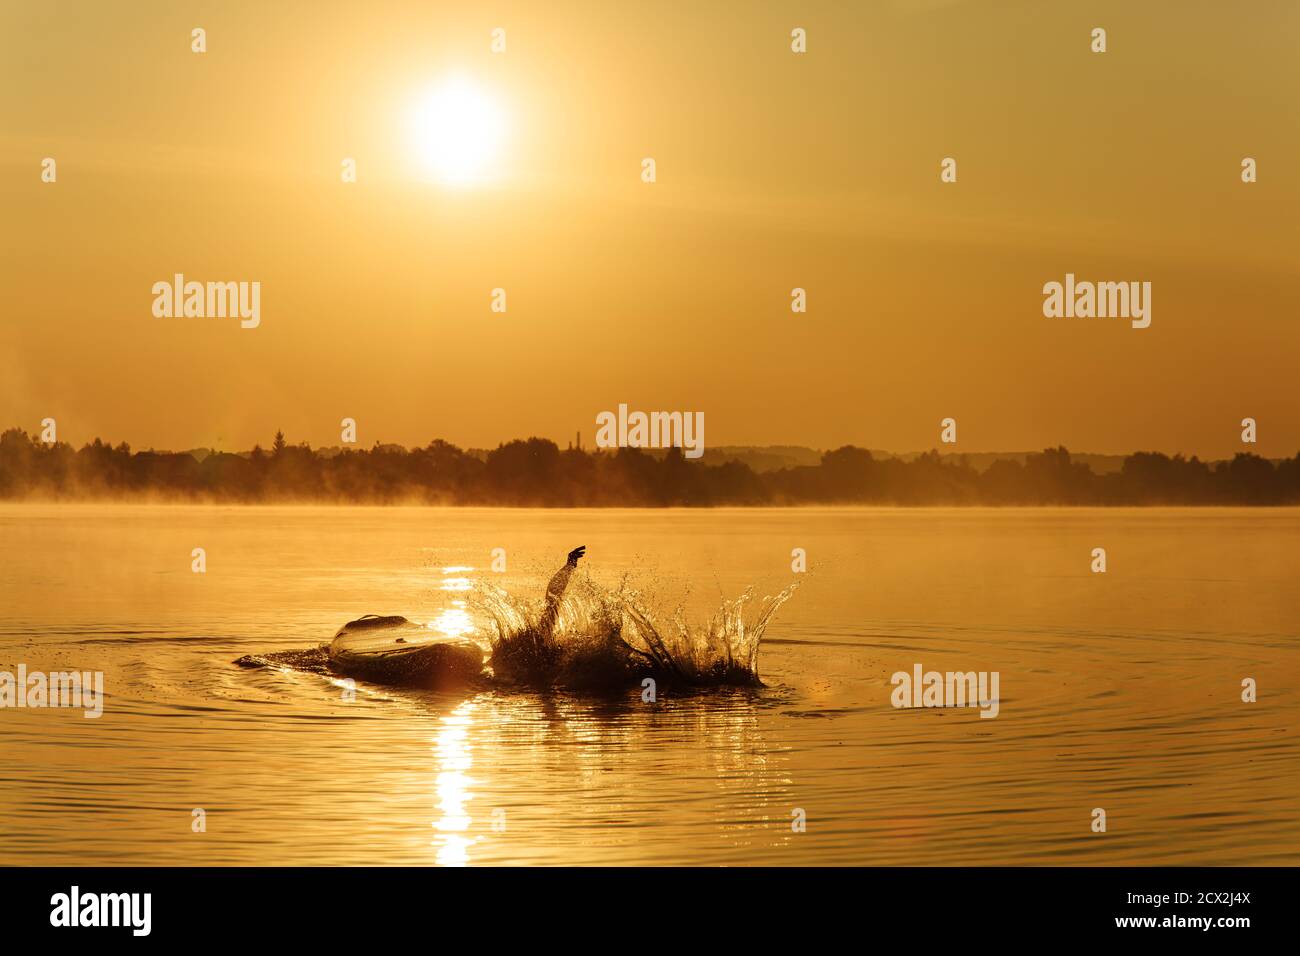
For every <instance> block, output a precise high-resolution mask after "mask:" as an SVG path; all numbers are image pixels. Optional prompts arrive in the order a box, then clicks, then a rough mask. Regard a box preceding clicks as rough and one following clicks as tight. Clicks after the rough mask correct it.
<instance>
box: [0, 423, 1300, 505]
mask: <svg viewBox="0 0 1300 956" xmlns="http://www.w3.org/2000/svg"><path fill="white" fill-rule="evenodd" d="M118 497H132V498H136V497H153V498H159V499H164V500H200V501H220V502H232V503H263V502H288V501H304V502H306V501H312V502H336V503H342V504H349V503H351V504H384V503H388V504H396V503H427V504H449V505H521V506H542V507H602V506H619V505H622V506H674V505H689V506H708V505H799V504H842V503H856V504H898V505H976V504H985V505H1154V504H1170V505H1215V504H1218V505H1279V504H1300V453H1297V454H1296V456H1295V457H1293V458H1288V459H1284V460H1282V461H1280V462H1278V463H1276V464H1274V463H1273V462H1271V461H1269V460H1268V459H1265V458H1261V457H1259V456H1258V455H1253V454H1245V453H1242V454H1238V455H1236V456H1235V457H1234V458H1232V459H1231V460H1230V461H1218V462H1204V461H1201V460H1200V459H1198V458H1195V457H1192V458H1184V457H1183V456H1181V455H1175V456H1173V457H1169V456H1168V455H1164V454H1161V453H1158V452H1137V453H1135V454H1132V455H1129V456H1128V457H1127V458H1125V459H1124V462H1123V466H1122V467H1121V468H1120V470H1119V471H1116V472H1111V473H1106V474H1096V473H1094V472H1093V471H1092V470H1091V469H1090V468H1089V467H1088V466H1087V465H1086V464H1084V463H1082V462H1077V461H1072V460H1071V458H1070V453H1069V451H1067V450H1066V449H1065V448H1063V447H1059V448H1048V449H1046V450H1044V451H1043V452H1042V453H1040V454H1031V455H1029V456H1027V458H1026V460H1025V461H1024V462H1023V463H1022V462H1020V461H1017V460H1014V459H999V460H997V461H994V462H993V463H992V465H991V466H989V467H988V468H986V469H984V470H983V471H977V470H976V469H974V468H972V467H970V466H969V465H968V464H967V463H966V462H964V461H963V460H962V458H961V457H960V456H955V455H947V456H941V455H940V454H939V453H938V452H937V451H930V452H926V453H925V454H923V455H920V456H919V457H917V458H914V459H912V460H910V461H905V460H903V459H899V458H876V457H873V456H872V454H871V453H870V452H869V451H866V450H865V449H862V448H856V447H854V446H851V445H850V446H845V447H843V448H839V449H836V450H835V451H829V452H826V453H825V454H823V455H822V458H821V461H820V463H819V464H817V465H806V466H799V467H789V468H783V469H780V470H775V471H762V472H756V471H754V470H753V469H752V468H750V467H749V466H748V465H746V464H744V463H742V462H738V461H729V462H726V463H724V464H720V465H705V464H703V463H701V462H693V461H689V460H688V459H686V458H685V457H684V456H683V455H682V452H681V449H678V448H672V449H669V450H668V451H667V453H666V454H665V453H660V454H651V453H648V452H645V451H642V450H639V449H635V448H620V449H617V450H608V451H605V450H598V451H595V452H589V451H587V450H584V449H580V448H569V449H567V450H561V449H560V448H559V447H558V446H557V445H556V444H555V443H554V442H552V441H549V440H547V439H543V438H529V439H526V440H515V441H510V442H506V443H505V444H503V445H500V446H498V447H497V448H495V449H493V450H492V451H489V452H487V453H486V454H471V453H469V452H466V451H464V450H462V449H460V448H457V447H456V446H455V445H452V444H449V443H447V442H445V441H442V440H434V441H431V442H430V443H429V444H428V445H426V446H424V447H422V448H412V449H409V450H408V449H406V448H402V447H400V446H397V445H378V444H377V445H375V447H373V448H371V449H368V450H365V449H357V450H353V449H344V450H342V451H337V450H334V449H328V450H321V449H318V450H313V449H311V448H309V447H308V446H307V445H306V444H300V445H290V444H288V443H287V442H286V441H285V439H284V436H283V434H281V433H278V432H277V434H276V437H275V442H274V443H273V445H272V446H271V449H270V450H269V451H265V450H263V449H262V448H261V447H260V446H257V447H254V448H253V450H252V451H251V452H248V453H244V454H230V453H226V452H213V453H211V454H209V455H207V456H206V457H203V458H202V459H201V460H200V458H199V457H197V456H195V455H193V454H190V453H188V452H180V453H173V452H157V451H139V452H132V451H131V449H130V447H129V446H128V445H127V444H126V443H125V442H123V443H122V444H119V445H116V446H113V445H108V444H105V443H104V442H102V441H100V440H99V439H98V438H96V439H95V440H94V441H93V442H90V443H88V444H86V445H84V446H83V447H82V448H80V449H74V448H73V447H72V446H71V445H68V444H66V443H62V442H58V443H52V444H47V443H43V442H39V441H37V440H35V439H34V438H32V437H30V436H28V434H27V433H26V432H25V431H22V430H21V429H17V428H12V429H10V430H8V431H6V432H4V433H3V435H0V498H7V499H21V498H47V499H75V498H91V499H99V498H118Z"/></svg>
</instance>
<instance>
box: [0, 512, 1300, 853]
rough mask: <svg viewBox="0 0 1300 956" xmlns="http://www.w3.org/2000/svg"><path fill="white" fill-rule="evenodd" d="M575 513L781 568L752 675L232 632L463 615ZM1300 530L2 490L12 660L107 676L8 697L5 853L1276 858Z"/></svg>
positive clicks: (589, 539)
mask: <svg viewBox="0 0 1300 956" xmlns="http://www.w3.org/2000/svg"><path fill="white" fill-rule="evenodd" d="M579 544H585V545H587V548H588V560H587V561H584V562H583V571H584V573H587V574H589V575H590V576H591V579H592V580H593V581H594V582H596V583H597V584H600V585H602V586H605V587H610V588H613V587H616V586H617V585H618V584H619V582H620V581H621V580H623V579H624V577H625V576H626V578H627V580H628V581H629V582H630V583H631V584H633V585H634V586H636V587H638V588H639V589H640V590H641V591H642V592H643V594H644V596H645V600H646V601H647V602H648V603H650V604H651V606H652V607H654V608H656V609H658V610H659V611H660V612H661V614H662V618H663V620H665V621H669V620H671V618H672V614H673V611H674V610H675V609H676V608H678V607H681V608H683V609H684V613H685V614H686V615H687V616H688V617H689V618H691V619H694V620H703V619H704V618H706V617H707V616H708V614H709V613H710V612H711V611H713V610H714V609H715V608H716V607H717V606H718V604H719V603H720V601H721V599H722V598H723V597H728V598H734V597H735V596H737V595H738V594H739V593H741V592H742V591H743V590H744V589H745V588H747V587H750V586H754V587H755V588H756V594H757V595H758V596H762V595H763V594H775V593H776V592H777V591H779V590H780V589H781V588H783V587H785V586H786V585H788V584H790V583H791V582H793V581H797V582H798V583H799V588H798V590H797V592H796V593H795V595H794V597H793V598H792V599H791V600H790V601H789V602H788V603H787V604H786V605H785V606H784V607H782V608H781V609H780V611H779V612H778V614H777V615H776V618H775V620H774V621H773V623H772V625H771V627H770V629H769V631H768V634H767V638H766V640H765V641H764V643H763V649H762V652H761V654H760V657H759V664H760V670H761V673H762V677H763V679H764V681H765V683H766V684H767V686H766V687H765V688H762V689H758V690H724V691H710V692H700V693H694V694H688V695H681V694H670V693H663V694H660V696H659V698H658V700H657V701H656V702H655V703H653V704H647V703H643V702H642V700H641V696H640V693H639V692H638V691H636V690H629V691H627V692H626V693H619V694H616V695H606V696H602V697H596V698H593V697H589V696H577V695H573V694H568V693H539V692H532V691H530V692H520V691H514V690H501V689H498V690H488V691H473V692H468V691H467V692H465V693H453V694H433V693H428V692H419V691H404V690H397V689H391V688H384V687H378V686H372V685H365V684H362V685H360V686H359V687H358V691H357V694H356V697H355V699H354V700H347V699H345V692H344V688H342V687H341V686H340V684H339V682H337V681H335V680H331V679H329V678H327V677H323V676H321V675H318V674H312V673H303V672H299V671H294V670H292V669H274V668H270V669H260V670H257V669H254V670H250V669H245V668H241V667H237V666H235V665H234V664H233V661H234V660H235V659H236V658H238V657H241V656H243V655H245V654H252V653H263V652H269V651H286V650H293V649H301V648H307V647H311V646H313V645H318V644H321V643H323V642H326V641H328V640H329V639H330V637H331V636H332V635H333V633H334V632H335V631H336V630H337V629H338V627H339V626H340V625H341V624H342V623H343V622H345V621H347V620H349V619H352V618H356V617H359V616H360V615H362V614H366V613H372V612H373V613H379V614H404V615H406V616H407V617H410V618H412V619H415V620H419V621H464V623H465V625H466V626H469V627H473V628H479V629H480V630H481V622H476V621H475V620H474V619H473V616H472V615H470V616H469V619H468V620H467V621H466V620H465V612H464V607H463V605H462V604H461V603H458V602H461V601H462V600H463V598H464V596H465V592H464V590H463V589H464V588H465V587H473V586H474V583H475V581H476V580H480V579H490V580H491V581H492V582H493V583H496V584H498V585H500V586H502V587H505V588H506V589H507V590H509V591H511V592H512V593H515V594H520V595H530V594H531V595H536V594H540V592H541V591H542V589H543V588H544V587H545V583H546V580H547V578H548V577H549V575H550V574H551V573H552V572H553V571H554V570H555V568H556V567H558V566H559V564H561V563H562V562H563V560H564V554H565V552H567V551H568V550H569V549H570V548H572V547H574V546H576V545H579ZM1097 547H1104V548H1105V549H1106V552H1107V559H1108V570H1107V573H1105V574H1094V573H1092V572H1091V571H1090V570H1089V565H1090V563H1091V561H1092V557H1091V552H1092V549H1093V548H1097ZM194 548H203V549H205V551H206V556H207V572H206V573H205V574H194V573H192V571H191V560H192V559H191V552H192V550H193V549H194ZM494 548H504V549H505V550H506V556H507V570H506V572H505V573H502V574H497V573H493V572H491V571H490V568H491V563H492V549H494ZM795 548H803V549H805V550H806V552H807V560H808V571H807V573H804V574H795V573H792V572H791V552H792V549H795ZM1298 555H1300V511H1297V510H1296V509H1257V510H1248V509H1154V508H1153V509H1134V510H1120V509H974V508H971V509H867V508H842V509H839V508H825V509H784V510H783V509H714V510H668V511H656V510H626V511H625V510H617V511H615V510H600V511H565V510H556V511H533V510H509V509H434V508H339V507H215V506H165V505H159V506H144V505H140V506H136V505H76V506H67V505H3V506H0V670H8V671H11V672H13V671H16V669H17V667H18V665H19V664H20V663H21V664H25V665H26V666H27V668H28V669H29V670H43V671H56V670H66V669H74V668H75V669H78V670H98V671H103V672H104V678H105V687H106V694H107V699H106V701H105V705H104V713H103V716H102V717H101V718H99V719H98V720H92V719H86V718H85V717H83V716H82V714H81V713H80V712H79V711H75V710H53V709H45V710H35V709H21V710H20V709H4V710H0V780H2V781H3V783H2V786H0V863H3V864H16V863H29V864H137V865H139V864H470V865H479V864H521V863H543V864H728V865H746V864H830V865H839V864H904V865H909V864H910V865H930V864H945V865H952V864H1017V863H1020V864H1081V865H1083V864H1086V865H1092V864H1264V863H1271V864H1293V865H1294V864H1297V863H1300V743H1298V742H1297V738H1298V733H1300V573H1298V571H1297V569H1298V568H1300V561H1297V556H1298ZM918 663H919V664H921V665H922V666H923V667H924V668H925V669H926V670H931V669H933V670H940V671H949V670H954V671H958V670H959V671H968V670H975V671H998V672H999V674H1000V702H999V714H998V716H997V717H996V718H995V719H981V718H980V717H979V711H978V710H977V709H955V708H948V709H911V710H907V709H895V708H894V707H892V706H891V703H890V695H891V691H892V690H893V688H892V686H891V684H890V676H891V675H892V674H893V673H894V672H896V671H900V670H902V671H908V672H910V671H911V670H912V668H913V666H914V665H915V664H918ZM1247 677H1249V678H1253V679H1254V680H1255V681H1256V682H1257V685H1258V695H1259V699H1258V701H1257V702H1256V703H1244V702H1242V700H1241V694H1242V680H1243V679H1244V678H1247ZM1094 808H1103V809H1104V810H1105V811H1106V815H1107V831H1106V832H1105V833H1094V832H1092V820H1093V816H1092V814H1093V810H1094ZM195 809H202V810H203V811H204V813H205V815H206V831H205V832H201V833H196V832H193V831H192V826H191V821H192V819H193V811H194V810H195ZM798 813H802V815H804V816H806V830H805V831H804V832H796V831H795V830H794V829H792V825H791V822H792V819H794V815H796V814H798Z"/></svg>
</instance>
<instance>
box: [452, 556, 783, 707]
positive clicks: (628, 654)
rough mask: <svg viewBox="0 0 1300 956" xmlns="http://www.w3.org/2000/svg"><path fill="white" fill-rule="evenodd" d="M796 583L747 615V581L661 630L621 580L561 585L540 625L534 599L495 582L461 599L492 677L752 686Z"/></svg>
mask: <svg viewBox="0 0 1300 956" xmlns="http://www.w3.org/2000/svg"><path fill="white" fill-rule="evenodd" d="M796 586H797V585H793V584H792V585H790V586H789V587H787V588H786V589H785V590H783V591H781V592H780V593H779V594H777V595H775V596H774V597H773V596H769V597H765V598H763V599H762V601H761V602H759V605H758V611H757V614H756V615H751V617H750V619H747V618H746V609H747V607H749V606H751V605H752V602H753V588H752V587H751V588H747V589H746V590H745V592H744V593H743V594H741V595H740V596H739V597H738V598H736V599H735V600H724V601H723V602H722V605H721V606H720V607H719V608H718V610H717V611H716V612H714V614H713V616H712V617H711V618H710V619H709V620H708V622H707V623H706V624H704V625H703V626H695V625H692V624H690V623H689V622H688V621H687V620H686V616H685V613H684V611H683V610H682V609H681V608H678V609H677V610H676V612H675V613H674V614H673V618H672V626H671V627H665V626H664V625H662V624H660V623H658V622H657V621H656V619H655V616H654V615H653V613H652V612H651V611H649V610H648V609H647V608H646V607H645V606H644V604H643V603H642V599H641V597H640V595H639V594H638V593H637V592H636V591H634V590H631V589H629V588H627V586H626V583H624V585H623V586H621V587H620V589H619V591H617V592H610V591H606V590H603V589H601V588H599V587H597V586H596V585H595V584H593V583H592V582H591V581H590V580H589V579H585V578H584V579H575V581H574V582H573V583H572V584H571V585H570V586H569V589H568V591H567V592H566V593H565V595H564V598H563V600H562V601H561V603H560V607H559V613H558V614H557V616H556V619H555V624H554V626H553V627H551V628H546V627H544V626H543V625H542V623H541V622H542V619H543V613H542V612H543V607H544V604H543V603H542V602H541V601H538V600H521V599H519V598H516V597H514V596H513V595H511V594H510V593H509V592H507V591H505V590H503V589H502V588H499V587H496V586H495V585H491V584H487V583H480V584H479V585H478V587H477V588H476V589H475V591H474V592H473V593H472V594H471V595H470V598H469V604H470V606H471V607H472V608H473V609H474V610H475V611H476V612H478V614H479V615H481V616H482V618H483V619H484V620H485V621H486V622H487V624H488V639H489V641H490V642H491V645H492V656H491V659H490V665H491V667H492V670H493V673H494V676H495V677H496V678H497V679H498V680H502V681H506V682H511V683H523V684H533V685H561V686H567V687H575V688H582V687H586V688H595V687H603V688H611V689H612V688H618V687H626V686H628V685H629V684H634V683H636V682H638V681H639V680H641V679H643V678H645V677H653V678H654V679H655V680H656V681H658V682H660V683H665V684H674V685H687V686H697V687H714V686H721V685H742V686H745V685H747V686H757V685H760V684H761V683H762V682H761V681H760V680H759V677H758V651H759V646H760V644H761V642H762V639H763V632H764V631H765V630H766V629H767V626H768V624H769V623H771V620H772V616H773V615H774V614H775V613H776V611H777V609H778V608H779V607H780V606H781V605H782V604H784V603H785V602H786V601H787V600H789V599H790V596H791V595H792V594H793V593H794V591H795V588H796Z"/></svg>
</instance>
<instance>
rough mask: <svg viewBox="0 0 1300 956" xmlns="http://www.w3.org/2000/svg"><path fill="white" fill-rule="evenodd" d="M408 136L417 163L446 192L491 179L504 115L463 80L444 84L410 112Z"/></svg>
mask: <svg viewBox="0 0 1300 956" xmlns="http://www.w3.org/2000/svg"><path fill="white" fill-rule="evenodd" d="M411 130H412V134H413V137H414V141H415V147H416V149H417V151H418V153H419V158H420V161H421V163H423V164H424V166H425V167H426V168H427V169H428V171H429V172H430V173H431V174H432V175H433V176H434V178H435V179H436V180H437V181H438V182H440V183H443V184H444V185H448V186H468V185H473V184H475V183H482V182H484V181H486V180H489V179H491V178H493V177H494V175H495V174H496V172H497V168H496V167H497V164H498V162H499V159H500V154H501V145H502V143H503V141H504V140H505V133H506V122H505V114H504V112H503V111H502V109H501V106H500V104H499V103H498V102H497V101H496V99H494V98H493V97H492V96H491V95H490V94H489V93H487V92H486V91H484V90H483V89H481V88H480V87H478V86H477V85H475V84H474V83H472V82H471V81H469V80H468V79H466V78H464V77H454V78H450V79H448V80H446V81H444V82H443V83H441V84H440V85H439V86H438V87H437V88H435V89H434V90H432V91H431V92H430V93H429V94H428V95H426V96H425V97H424V98H423V99H421V100H420V101H419V102H418V103H417V104H416V105H415V108H414V109H413V110H412V115H411Z"/></svg>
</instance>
